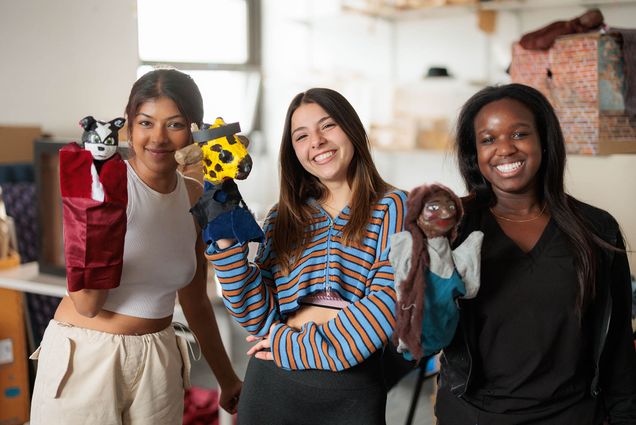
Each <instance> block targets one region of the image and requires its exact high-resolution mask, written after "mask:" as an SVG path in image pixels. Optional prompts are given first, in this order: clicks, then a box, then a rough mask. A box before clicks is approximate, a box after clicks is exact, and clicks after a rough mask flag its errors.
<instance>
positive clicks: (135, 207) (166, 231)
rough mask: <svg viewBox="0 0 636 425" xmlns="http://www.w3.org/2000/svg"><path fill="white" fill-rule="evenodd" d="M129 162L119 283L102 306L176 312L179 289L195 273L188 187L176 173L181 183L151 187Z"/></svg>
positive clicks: (131, 312)
mask: <svg viewBox="0 0 636 425" xmlns="http://www.w3.org/2000/svg"><path fill="white" fill-rule="evenodd" d="M126 164H127V166H128V207H127V209H126V214H127V216H128V221H127V223H128V225H127V229H126V238H125V242H124V265H123V271H122V276H121V283H120V284H119V287H117V288H115V289H111V290H109V291H108V298H107V299H106V303H105V304H104V307H103V309H104V310H108V311H112V312H115V313H120V314H125V315H128V316H135V317H142V318H146V319H159V318H163V317H167V316H170V315H171V314H172V313H173V312H174V305H175V300H176V293H177V290H179V289H181V288H183V287H184V286H186V285H187V284H189V283H190V282H191V281H192V278H193V277H194V273H195V272H196V265H197V264H196V253H195V248H194V246H195V243H196V239H197V230H196V228H195V225H194V220H193V217H192V215H191V214H190V213H189V210H190V199H189V197H188V189H187V187H186V183H185V181H184V178H183V176H182V175H181V174H179V173H177V187H176V188H175V190H174V191H172V192H171V193H167V194H163V193H159V192H157V191H155V190H153V189H151V188H149V187H148V186H147V185H146V184H145V183H144V182H143V181H142V180H141V178H139V176H138V175H137V174H136V173H135V171H134V170H133V168H132V167H131V166H130V164H129V163H128V161H126Z"/></svg>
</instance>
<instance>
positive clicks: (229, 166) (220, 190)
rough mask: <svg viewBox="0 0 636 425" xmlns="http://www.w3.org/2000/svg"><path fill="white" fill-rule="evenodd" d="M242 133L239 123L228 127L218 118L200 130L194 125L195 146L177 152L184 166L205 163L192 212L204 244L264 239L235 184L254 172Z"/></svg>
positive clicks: (176, 156)
mask: <svg viewBox="0 0 636 425" xmlns="http://www.w3.org/2000/svg"><path fill="white" fill-rule="evenodd" d="M239 131H241V127H240V126H239V123H230V124H226V123H225V122H224V121H223V119H222V118H217V119H216V120H215V121H214V123H213V124H212V125H208V124H203V126H202V128H201V129H200V130H198V129H196V126H195V128H194V131H193V132H192V138H193V139H194V141H195V142H196V143H195V144H193V145H190V146H187V147H185V148H183V149H181V150H179V151H177V152H176V153H175V158H176V160H177V162H178V163H179V164H181V165H186V166H187V165H191V164H195V163H199V162H201V161H202V163H203V167H204V173H203V189H204V192H203V195H202V196H201V198H200V199H199V200H198V201H197V203H196V204H195V205H194V206H193V207H192V208H191V209H190V212H191V213H192V215H194V217H195V218H196V220H197V222H198V223H199V225H200V226H201V228H202V229H203V241H204V242H205V243H206V244H208V245H210V244H212V243H214V242H216V241H217V240H219V239H235V240H237V241H238V242H241V243H243V242H249V241H257V242H260V241H262V240H263V238H264V234H263V231H262V230H261V228H260V226H259V225H258V224H257V223H256V220H255V219H254V216H253V215H252V213H251V212H250V210H249V209H248V208H247V205H246V204H245V201H243V197H242V196H241V193H240V192H239V190H238V187H237V185H236V183H235V182H234V180H235V179H236V180H244V179H246V178H247V176H248V175H249V173H250V171H252V158H251V157H250V155H249V153H248V152H247V146H248V145H249V141H248V139H247V138H246V137H244V136H237V135H236V133H238V132H239Z"/></svg>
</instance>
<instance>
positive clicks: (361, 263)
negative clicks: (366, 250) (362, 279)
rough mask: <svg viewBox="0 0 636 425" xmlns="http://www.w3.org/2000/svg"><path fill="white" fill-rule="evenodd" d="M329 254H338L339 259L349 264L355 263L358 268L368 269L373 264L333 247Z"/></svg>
mask: <svg viewBox="0 0 636 425" xmlns="http://www.w3.org/2000/svg"><path fill="white" fill-rule="evenodd" d="M331 252H335V253H336V254H338V255H339V256H340V257H342V258H344V259H345V260H347V261H349V262H351V263H355V264H357V265H359V266H362V267H366V268H367V269H370V268H371V266H372V265H373V263H371V262H369V261H367V260H365V259H363V258H361V257H358V256H356V255H355V254H350V253H348V252H345V251H343V250H341V249H339V248H338V247H334V248H332V249H331Z"/></svg>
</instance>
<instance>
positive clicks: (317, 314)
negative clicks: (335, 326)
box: [286, 305, 340, 329]
mask: <svg viewBox="0 0 636 425" xmlns="http://www.w3.org/2000/svg"><path fill="white" fill-rule="evenodd" d="M339 311H340V310H337V309H334V308H329V307H320V306H315V305H301V306H300V308H299V309H298V310H296V311H295V312H294V313H293V314H292V315H291V316H289V318H288V319H287V322H286V323H287V325H288V326H291V327H292V328H294V329H300V328H301V327H302V326H303V325H304V324H305V323H308V322H314V323H316V324H317V325H324V324H325V323H327V322H328V321H329V320H331V319H333V318H334V317H336V315H337V314H338V312H339Z"/></svg>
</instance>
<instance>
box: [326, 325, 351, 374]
mask: <svg viewBox="0 0 636 425" xmlns="http://www.w3.org/2000/svg"><path fill="white" fill-rule="evenodd" d="M323 329H324V331H325V334H326V335H327V337H328V338H329V341H331V343H332V345H333V346H334V348H335V349H336V357H338V359H339V360H340V361H341V363H342V364H343V365H344V367H345V369H348V368H350V367H351V365H350V364H349V362H348V361H347V359H346V358H345V356H344V354H343V353H342V347H341V346H340V342H338V339H337V338H336V337H335V336H334V335H333V333H331V330H329V327H328V326H327V325H326V324H325V325H324V327H323Z"/></svg>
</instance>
